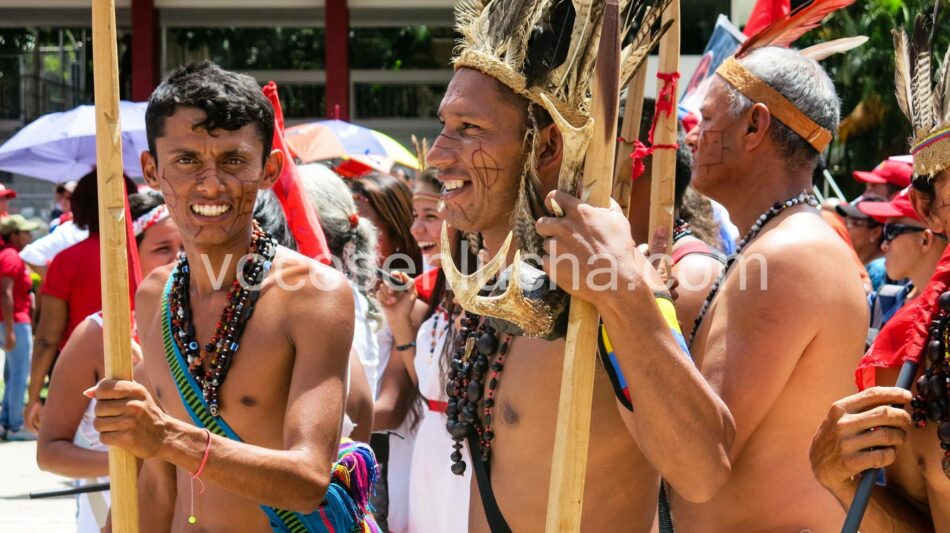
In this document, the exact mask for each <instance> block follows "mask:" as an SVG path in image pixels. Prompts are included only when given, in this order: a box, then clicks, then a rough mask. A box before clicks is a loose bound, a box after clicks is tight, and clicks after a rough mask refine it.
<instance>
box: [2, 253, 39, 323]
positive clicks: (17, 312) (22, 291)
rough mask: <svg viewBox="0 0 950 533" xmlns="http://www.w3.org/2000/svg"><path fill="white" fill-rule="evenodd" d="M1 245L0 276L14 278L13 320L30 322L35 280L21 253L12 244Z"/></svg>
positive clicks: (15, 321)
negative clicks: (31, 290)
mask: <svg viewBox="0 0 950 533" xmlns="http://www.w3.org/2000/svg"><path fill="white" fill-rule="evenodd" d="M0 246H2V247H0V278H13V322H14V323H15V324H24V323H25V324H29V323H30V321H31V316H30V304H31V301H30V289H32V288H33V280H31V279H30V274H29V272H27V270H26V263H24V262H23V260H22V259H20V253H19V252H17V251H16V249H15V248H14V247H12V246H9V245H6V244H0ZM2 319H3V309H2V308H0V320H2Z"/></svg>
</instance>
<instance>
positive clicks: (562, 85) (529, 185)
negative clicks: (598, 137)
mask: <svg viewBox="0 0 950 533" xmlns="http://www.w3.org/2000/svg"><path fill="white" fill-rule="evenodd" d="M605 3H606V2H605V1H604V0H490V1H488V2H485V3H483V2H482V1H481V0H462V1H461V2H460V3H459V4H458V6H457V8H456V29H457V30H458V32H459V33H460V34H461V35H462V38H461V40H460V41H459V43H458V47H457V48H456V55H455V57H454V58H453V65H454V67H455V68H456V69H460V68H470V69H474V70H478V71H480V72H481V73H483V74H485V75H487V76H491V77H493V78H495V79H497V80H498V81H500V82H501V83H502V84H504V85H505V86H507V87H509V88H510V89H511V90H512V91H513V92H515V93H516V94H518V95H520V96H522V97H524V98H525V99H526V100H527V102H528V111H529V113H528V115H529V118H530V119H531V120H530V123H531V125H530V126H529V127H528V128H527V131H526V133H525V140H524V154H525V157H524V161H523V166H522V175H521V179H520V183H519V195H518V201H517V204H516V205H514V206H512V207H513V214H512V223H511V226H512V232H513V235H514V238H515V239H516V242H517V253H516V259H515V261H514V263H513V265H512V266H510V267H508V269H507V270H505V271H504V272H500V271H501V268H502V266H503V262H504V260H505V257H506V256H507V253H508V250H509V249H510V248H509V246H510V239H511V237H509V241H508V242H506V246H505V247H504V249H503V250H502V251H501V252H500V253H499V257H495V258H493V259H492V260H491V261H489V262H488V263H487V264H486V265H485V266H484V267H483V268H482V269H481V270H479V271H478V272H476V273H475V274H472V275H471V276H463V275H462V274H461V273H460V272H459V271H458V268H457V267H456V265H454V264H452V260H451V254H450V253H449V250H448V248H447V247H446V243H445V239H443V250H442V256H443V266H444V268H445V274H446V281H447V282H448V283H449V285H450V286H451V288H452V290H453V292H454V293H455V298H456V301H457V302H458V303H459V304H460V305H461V306H462V307H463V308H465V309H466V310H468V311H471V312H474V313H478V314H481V315H484V316H488V317H493V318H496V319H500V320H503V321H506V322H510V323H513V324H514V325H515V326H517V328H516V329H519V330H520V331H521V332H523V333H524V334H526V335H529V336H534V337H552V336H558V332H557V331H555V329H554V328H555V325H556V324H557V323H558V318H559V316H560V315H561V314H563V312H564V311H565V309H566V304H567V301H568V299H567V298H566V295H564V293H562V292H560V291H558V290H556V289H553V288H545V289H541V287H547V286H548V285H550V284H549V283H547V282H546V281H547V280H546V278H545V277H544V275H543V273H542V272H541V271H540V270H539V269H538V268H537V266H538V265H537V263H536V262H535V263H532V262H530V261H527V260H525V259H524V256H525V255H528V256H532V257H540V255H541V254H542V253H543V252H542V246H541V244H542V240H541V239H540V237H539V236H538V235H537V233H536V232H535V230H534V221H535V220H536V219H537V218H538V217H540V216H545V215H550V213H548V212H547V210H546V209H545V207H544V203H543V201H542V198H541V193H540V180H539V179H538V176H537V174H536V172H535V168H536V164H535V153H536V149H537V147H536V146H535V139H537V138H538V135H537V131H538V126H537V122H536V115H535V107H540V108H541V109H543V110H544V111H546V112H547V114H548V115H550V117H551V118H552V120H553V121H554V124H555V125H556V126H557V128H558V130H559V131H560V133H561V136H562V138H563V140H564V143H563V150H562V154H563V155H562V159H561V167H560V173H559V175H558V190H560V191H563V192H567V193H568V194H572V195H574V194H576V193H577V184H578V178H579V176H580V173H581V170H582V169H583V165H584V157H585V154H586V153H587V146H588V144H589V142H590V139H591V134H592V128H593V119H592V118H591V117H590V87H589V85H590V82H591V81H592V79H593V74H594V67H595V63H596V57H597V47H598V42H599V37H600V30H601V23H602V18H603V7H604V5H605ZM668 3H669V0H659V1H657V2H644V1H637V0H621V1H620V6H619V7H620V13H621V20H622V21H623V22H622V26H621V30H620V31H621V37H622V39H623V40H624V41H626V40H627V39H626V37H627V34H628V32H629V31H630V29H631V27H637V28H639V29H638V30H637V33H636V35H635V36H634V37H633V38H632V39H630V44H629V45H627V46H626V47H624V48H623V50H622V51H621V63H620V64H621V72H620V75H621V87H623V86H626V85H627V84H628V83H629V81H630V79H631V78H632V77H633V75H634V74H635V73H636V71H637V70H638V69H639V68H640V66H641V65H642V63H643V62H644V61H645V60H646V57H647V54H648V53H649V52H650V50H651V49H652V48H653V47H654V46H655V45H656V43H657V41H658V40H659V37H660V36H661V35H662V33H663V30H664V29H665V28H661V27H660V24H659V22H660V18H661V16H662V13H663V10H664V9H665V7H666V5H667V4H668ZM495 278H498V279H500V280H502V281H503V283H501V284H500V287H502V288H501V289H500V290H502V291H503V292H502V293H500V294H494V295H490V296H482V295H480V294H479V293H480V292H482V289H483V288H484V285H485V284H486V283H488V281H489V280H492V279H495ZM505 281H507V283H504V282H505ZM525 282H528V283H529V285H530V288H525V286H524V283H525ZM497 290H499V289H496V292H497ZM548 293H550V294H548Z"/></svg>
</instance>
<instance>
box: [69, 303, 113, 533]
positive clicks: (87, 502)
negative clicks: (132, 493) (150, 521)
mask: <svg viewBox="0 0 950 533" xmlns="http://www.w3.org/2000/svg"><path fill="white" fill-rule="evenodd" d="M89 320H91V321H93V322H95V323H96V324H99V326H100V327H102V316H100V315H99V314H98V313H96V314H93V315H90V316H89ZM95 419H96V400H94V399H93V400H90V401H89V405H88V406H87V407H86V410H85V412H83V414H82V420H80V421H79V427H77V428H76V435H75V436H74V437H73V444H75V445H76V446H79V447H80V448H85V449H87V450H94V451H97V452H108V451H109V447H108V446H106V445H104V444H102V443H101V442H99V432H98V431H96V428H95V426H94V425H93V421H94V420H95ZM108 481H109V477H108V476H104V477H99V478H95V479H77V480H76V482H75V483H76V486H77V487H82V486H84V485H90V484H93V483H106V482H108ZM76 503H77V509H76V533H99V531H101V529H102V527H103V526H105V523H106V517H108V515H109V505H110V504H111V499H110V498H109V491H107V490H106V491H99V492H88V493H86V494H79V495H77V496H76Z"/></svg>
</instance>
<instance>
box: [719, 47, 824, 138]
mask: <svg viewBox="0 0 950 533" xmlns="http://www.w3.org/2000/svg"><path fill="white" fill-rule="evenodd" d="M716 74H719V75H720V76H722V78H723V79H724V80H726V81H727V82H729V85H732V86H733V87H735V88H736V90H738V91H739V92H740V93H742V94H744V95H745V96H746V98H748V99H749V100H752V102H754V103H758V104H765V106H766V107H768V108H769V113H771V114H772V116H774V117H775V118H777V119H779V120H780V121H781V122H782V124H785V125H786V126H788V127H789V128H791V130H792V131H794V132H795V133H797V134H799V135H801V136H802V138H804V139H805V141H807V142H808V144H810V145H811V146H812V147H813V148H814V149H815V150H818V153H822V152H824V151H825V149H826V148H828V145H829V144H831V137H832V135H831V132H830V131H828V130H826V129H825V128H822V127H821V126H819V125H818V124H816V123H815V121H814V120H812V119H810V118H808V117H807V116H806V115H805V113H802V111H801V110H800V109H798V108H797V107H795V104H793V103H791V102H789V101H788V98H785V97H784V96H782V94H781V93H779V92H778V91H776V90H775V89H773V88H772V87H770V86H769V85H768V84H767V83H765V82H764V81H762V80H760V79H759V78H757V77H756V76H755V74H753V73H751V72H749V69H747V68H745V67H744V66H742V64H741V63H739V62H738V61H737V60H736V58H734V57H730V58H729V59H727V60H725V61H723V63H722V65H721V66H720V67H719V68H718V69H716Z"/></svg>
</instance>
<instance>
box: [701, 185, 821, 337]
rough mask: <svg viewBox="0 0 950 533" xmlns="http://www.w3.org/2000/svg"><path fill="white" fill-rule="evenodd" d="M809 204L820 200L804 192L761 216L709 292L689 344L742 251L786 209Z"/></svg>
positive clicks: (815, 203)
mask: <svg viewBox="0 0 950 533" xmlns="http://www.w3.org/2000/svg"><path fill="white" fill-rule="evenodd" d="M806 203H807V204H808V205H810V206H812V207H818V198H815V195H814V194H812V193H810V192H808V191H803V192H802V193H801V194H799V195H798V196H795V197H794V198H789V199H788V200H785V201H784V202H776V203H775V205H773V206H772V207H770V208H769V210H768V211H766V212H765V213H762V214H761V215H759V218H758V219H757V220H756V221H755V224H753V225H752V228H750V229H749V232H748V233H746V235H745V237H743V238H742V240H741V241H739V246H738V247H737V249H736V253H734V254H732V256H730V257H729V259H728V261H726V268H724V269H722V272H721V273H720V274H719V278H718V279H717V280H716V283H713V286H712V288H711V289H710V290H709V295H708V296H706V301H705V302H703V307H702V308H701V309H700V311H699V315H698V316H697V317H696V321H695V322H693V330H692V332H690V334H689V343H690V344H692V343H693V339H694V338H695V337H696V332H697V331H699V326H700V324H702V323H703V318H704V317H705V316H706V312H707V311H709V306H710V305H711V304H712V302H713V299H715V298H716V294H718V293H719V289H720V287H722V283H723V281H725V279H726V274H728V273H729V269H730V268H732V264H733V263H735V262H736V260H737V259H738V258H739V257H741V256H742V251H743V250H745V248H746V247H747V246H748V245H749V244H750V243H751V242H752V241H753V240H754V239H755V238H756V237H758V236H759V232H761V231H762V228H764V227H765V225H766V224H768V223H769V222H770V221H771V220H772V219H774V218H775V217H777V216H779V215H780V214H782V212H783V211H785V210H786V209H789V208H792V207H795V206H796V205H799V204H806Z"/></svg>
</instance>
